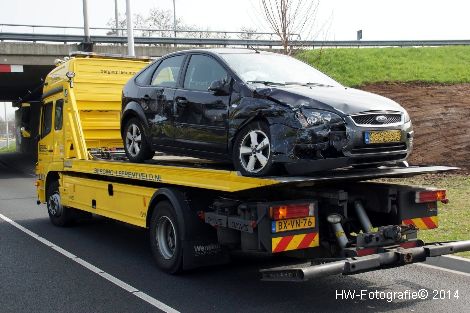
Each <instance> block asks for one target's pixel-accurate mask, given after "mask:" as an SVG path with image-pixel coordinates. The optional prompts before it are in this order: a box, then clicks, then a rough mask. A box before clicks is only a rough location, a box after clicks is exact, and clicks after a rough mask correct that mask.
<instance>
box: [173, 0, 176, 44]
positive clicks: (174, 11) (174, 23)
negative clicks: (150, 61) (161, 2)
mask: <svg viewBox="0 0 470 313" xmlns="http://www.w3.org/2000/svg"><path fill="white" fill-rule="evenodd" d="M173 31H174V32H175V38H176V0H173ZM175 46H176V43H175Z"/></svg>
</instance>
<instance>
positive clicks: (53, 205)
mask: <svg viewBox="0 0 470 313" xmlns="http://www.w3.org/2000/svg"><path fill="white" fill-rule="evenodd" d="M46 204H47V213H48V214H49V219H50V220H51V222H52V224H54V225H56V226H61V227H64V226H69V225H71V224H73V222H74V221H75V212H74V209H72V208H69V207H66V206H63V205H62V203H61V197H60V192H59V182H58V181H57V180H54V181H52V182H50V183H49V185H48V187H47V203H46Z"/></svg>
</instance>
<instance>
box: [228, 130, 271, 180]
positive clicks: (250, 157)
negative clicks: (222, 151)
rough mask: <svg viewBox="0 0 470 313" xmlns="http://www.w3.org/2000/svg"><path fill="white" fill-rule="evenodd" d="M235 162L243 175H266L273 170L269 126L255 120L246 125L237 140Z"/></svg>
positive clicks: (234, 154)
mask: <svg viewBox="0 0 470 313" xmlns="http://www.w3.org/2000/svg"><path fill="white" fill-rule="evenodd" d="M233 163H234V166H235V168H236V169H237V170H238V171H240V173H241V174H242V175H243V176H257V177H260V176H266V175H268V174H270V173H272V171H273V167H274V166H273V157H272V149H271V137H270V132H269V127H268V126H267V125H266V123H264V122H259V121H257V122H253V123H250V124H248V125H247V126H246V127H244V128H243V129H242V130H241V131H240V133H239V134H238V136H237V137H236V140H235V146H234V149H233Z"/></svg>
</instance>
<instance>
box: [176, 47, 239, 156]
mask: <svg viewBox="0 0 470 313" xmlns="http://www.w3.org/2000/svg"><path fill="white" fill-rule="evenodd" d="M228 77H229V75H228V72H227V71H226V69H225V68H224V67H223V66H222V65H221V64H220V63H219V62H218V61H217V60H216V59H215V58H213V57H211V56H209V55H205V54H192V55H191V57H190V59H189V61H188V65H187V67H186V71H185V76H184V80H183V86H182V88H181V89H178V90H177V91H176V94H175V141H176V142H179V143H182V144H184V147H185V148H188V149H195V150H201V151H207V152H214V153H224V152H226V151H227V125H228V123H227V117H228V106H229V102H230V95H229V94H224V95H220V94H216V93H214V92H212V91H209V90H208V88H209V86H210V85H211V83H212V82H213V81H216V80H226V81H229V78H228Z"/></svg>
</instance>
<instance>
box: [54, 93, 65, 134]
mask: <svg viewBox="0 0 470 313" xmlns="http://www.w3.org/2000/svg"><path fill="white" fill-rule="evenodd" d="M63 108H64V100H62V99H59V100H57V101H56V102H55V115H54V129H55V130H61V129H62V124H63V115H64V114H63Z"/></svg>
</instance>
